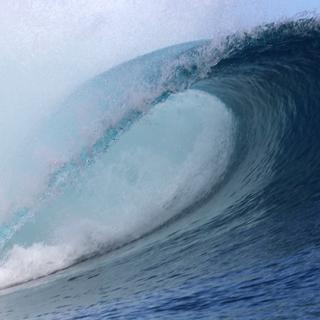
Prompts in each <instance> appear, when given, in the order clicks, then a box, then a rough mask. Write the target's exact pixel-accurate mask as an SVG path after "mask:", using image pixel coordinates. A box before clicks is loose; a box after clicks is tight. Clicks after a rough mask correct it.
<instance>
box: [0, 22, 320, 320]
mask: <svg viewBox="0 0 320 320" xmlns="http://www.w3.org/2000/svg"><path fill="white" fill-rule="evenodd" d="M319 88H320V22H319V19H318V18H317V17H316V16H315V17H305V18H300V19H299V18H296V19H292V20H287V21H284V22H277V23H270V24H268V25H262V26H260V27H256V28H254V29H252V30H251V31H250V32H247V33H235V34H231V35H229V36H226V37H224V38H223V39H222V40H221V42H219V44H217V42H216V41H213V40H203V41H195V42H188V43H184V44H180V45H175V46H171V47H168V48H165V49H161V50H158V51H155V52H152V53H149V54H146V55H143V56H139V57H138V58H136V59H133V60H130V61H128V62H126V63H123V64H121V65H119V66H117V67H114V68H112V69H110V70H108V71H106V72H103V73H101V74H99V75H98V76H96V77H94V78H92V79H91V80H88V81H87V82H85V83H84V84H82V85H80V86H79V87H78V88H77V89H76V90H75V91H73V92H72V93H71V94H67V95H66V96H65V97H64V98H63V99H62V100H61V101H60V102H59V108H57V109H55V112H54V113H53V114H50V115H49V116H47V117H45V118H44V119H43V120H42V121H41V122H39V123H38V125H37V126H35V127H34V128H33V130H32V131H30V132H29V133H28V135H26V138H25V140H24V142H23V144H22V145H21V147H20V148H19V151H18V156H17V158H15V159H14V164H15V165H16V167H15V168H17V169H16V171H15V172H14V173H12V175H11V176H10V179H11V180H10V181H14V183H15V184H14V187H15V189H14V190H15V192H14V194H12V193H10V191H11V189H10V187H8V189H7V193H5V196H6V205H5V206H0V208H1V210H2V211H1V212H3V215H1V221H0V222H1V224H0V246H1V251H0V289H1V290H0V318H1V319H8V320H11V319H12V320H15V319H17V320H20V319H45V320H49V319H50V320H51V319H52V320H53V319H70V320H71V319H319V318H320V307H319V306H320V298H319V297H320V295H319V286H320V280H319V279H320V277H319V276H320V236H319V232H318V230H319V226H320V215H319V206H320V151H319V150H320V139H319V137H320V126H319V122H320V113H319V110H318V108H319V101H320V91H319ZM35 172H36V174H35Z"/></svg>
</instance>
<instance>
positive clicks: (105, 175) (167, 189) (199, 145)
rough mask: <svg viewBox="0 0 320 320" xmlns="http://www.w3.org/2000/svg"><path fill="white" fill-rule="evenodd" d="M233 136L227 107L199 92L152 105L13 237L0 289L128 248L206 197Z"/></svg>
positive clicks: (219, 175)
mask: <svg viewBox="0 0 320 320" xmlns="http://www.w3.org/2000/svg"><path fill="white" fill-rule="evenodd" d="M233 128H234V122H233V117H232V115H231V114H230V112H229V111H228V110H227V109H226V108H225V106H224V105H223V104H222V103H221V102H220V101H219V100H218V99H217V98H215V97H214V96H211V95H209V94H206V93H203V92H200V91H196V90H189V91H186V92H184V93H180V94H176V95H174V96H172V97H171V98H169V99H168V100H167V101H166V102H163V103H160V104H158V105H157V106H156V107H155V108H154V109H153V110H152V111H151V112H150V113H149V114H147V115H145V116H144V117H143V118H142V119H140V120H139V121H138V122H137V123H135V124H134V125H133V126H132V127H131V128H130V129H129V130H128V131H127V132H125V133H123V134H122V135H121V137H120V138H119V140H118V141H117V142H116V143H114V144H113V145H112V146H111V147H110V148H109V150H108V151H107V152H106V153H105V154H103V155H101V156H100V157H99V158H98V160H97V161H96V163H95V164H94V165H93V166H91V167H89V168H87V169H83V171H82V172H81V173H80V176H79V178H78V180H77V184H76V185H72V184H71V186H69V187H67V188H66V190H64V191H63V192H62V194H60V195H59V196H57V197H55V198H54V199H52V200H51V201H50V202H49V203H48V202H46V204H45V207H44V208H42V209H41V210H40V212H38V213H37V214H36V215H35V217H34V218H33V220H32V223H29V224H28V223H26V224H25V225H24V226H23V227H22V228H21V229H20V230H19V231H18V232H17V235H16V236H14V238H13V239H12V243H15V245H14V246H13V248H12V249H10V251H9V252H8V253H7V256H6V258H5V259H3V260H2V262H1V266H0V286H1V287H4V286H7V285H8V284H12V283H15V282H21V281H26V280H30V279H34V278H37V277H39V276H44V275H46V274H49V273H52V272H53V271H55V270H58V269H61V268H65V267H67V266H69V265H71V264H73V263H74V262H75V261H76V260H78V259H81V257H86V256H88V255H93V254H96V253H99V252H101V251H105V250H110V249H113V248H115V247H118V246H120V245H123V244H125V243H127V242H130V241H132V240H134V239H136V238H138V237H140V236H142V235H143V234H145V233H146V232H149V231H151V230H152V229H154V228H156V227H158V226H160V225H161V224H163V223H164V222H165V221H167V220H168V219H170V218H171V217H173V216H174V215H176V214H178V213H180V212H181V211H182V210H183V209H185V208H187V207H188V206H190V205H191V204H193V203H194V202H195V201H196V200H199V199H201V198H202V197H204V196H205V195H206V194H207V193H208V192H209V191H210V190H211V188H212V186H213V185H214V184H215V183H217V182H218V181H219V180H220V179H221V178H222V177H223V174H224V172H225V170H226V168H227V165H228V159H229V157H230V155H231V152H232V148H233V142H232V141H233ZM26 243H27V245H26Z"/></svg>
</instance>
